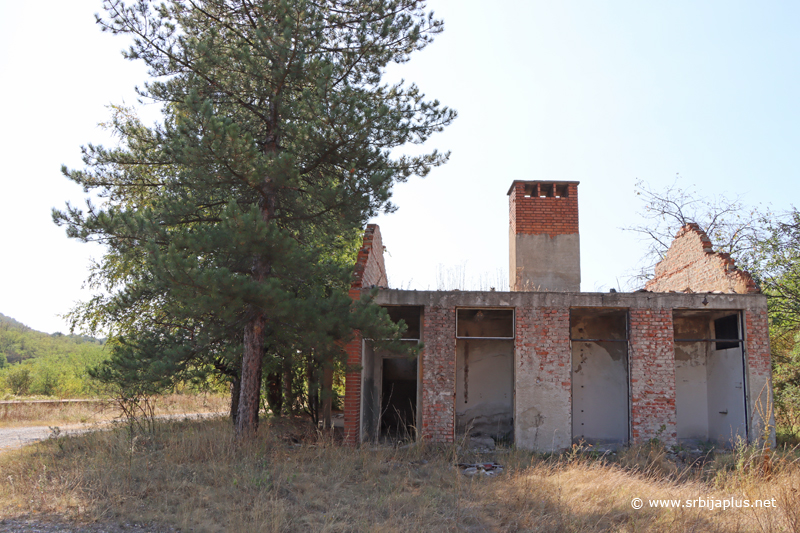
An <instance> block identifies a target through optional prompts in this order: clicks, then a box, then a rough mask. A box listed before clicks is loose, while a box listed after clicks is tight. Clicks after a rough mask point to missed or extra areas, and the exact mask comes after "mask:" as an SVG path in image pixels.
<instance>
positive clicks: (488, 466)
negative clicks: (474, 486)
mask: <svg viewBox="0 0 800 533" xmlns="http://www.w3.org/2000/svg"><path fill="white" fill-rule="evenodd" d="M456 466H458V467H459V468H463V470H462V472H461V473H462V474H464V475H465V476H476V475H482V476H488V477H494V476H498V475H500V474H502V473H503V465H500V464H497V463H458V464H457V465H456Z"/></svg>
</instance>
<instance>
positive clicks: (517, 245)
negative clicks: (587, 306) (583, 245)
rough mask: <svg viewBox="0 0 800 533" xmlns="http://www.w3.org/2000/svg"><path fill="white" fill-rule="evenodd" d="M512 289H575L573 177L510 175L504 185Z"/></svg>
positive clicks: (576, 255)
mask: <svg viewBox="0 0 800 533" xmlns="http://www.w3.org/2000/svg"><path fill="white" fill-rule="evenodd" d="M508 202H509V282H510V287H511V290H512V291H568V292H577V291H579V290H580V284H581V262H580V236H579V234H578V182H577V181H548V182H544V181H515V182H514V183H512V184H511V188H510V189H509V190H508Z"/></svg>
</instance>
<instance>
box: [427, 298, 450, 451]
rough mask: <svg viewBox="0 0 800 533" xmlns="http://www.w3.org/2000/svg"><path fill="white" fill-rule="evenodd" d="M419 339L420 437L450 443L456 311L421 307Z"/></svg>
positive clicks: (445, 308)
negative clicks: (420, 378)
mask: <svg viewBox="0 0 800 533" xmlns="http://www.w3.org/2000/svg"><path fill="white" fill-rule="evenodd" d="M422 341H423V342H424V343H425V348H424V349H423V351H422V354H421V355H420V357H421V358H422V421H421V425H422V438H423V439H425V440H426V441H428V442H434V443H449V442H453V438H454V435H455V391H456V310H455V308H454V307H432V306H425V312H424V318H423V330H422Z"/></svg>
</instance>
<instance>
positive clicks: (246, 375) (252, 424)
mask: <svg viewBox="0 0 800 533" xmlns="http://www.w3.org/2000/svg"><path fill="white" fill-rule="evenodd" d="M265 326H266V317H265V316H264V313H262V312H256V313H255V314H254V316H253V317H252V318H251V319H250V321H249V322H248V323H247V324H246V325H245V327H244V354H243V356H242V381H241V392H240V394H239V412H238V414H237V416H236V435H237V437H240V438H242V437H250V436H253V435H255V432H256V430H257V429H258V408H259V406H260V403H261V401H260V399H261V398H260V396H261V363H262V360H263V356H264V328H265Z"/></svg>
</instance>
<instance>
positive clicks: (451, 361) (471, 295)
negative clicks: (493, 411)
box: [346, 290, 774, 451]
mask: <svg viewBox="0 0 800 533" xmlns="http://www.w3.org/2000/svg"><path fill="white" fill-rule="evenodd" d="M376 302H377V303H378V304H380V305H418V306H424V314H425V320H424V330H425V331H424V333H423V341H424V342H425V348H424V350H423V354H422V356H421V365H422V367H423V368H422V375H423V383H422V387H423V391H422V404H423V405H422V406H421V411H420V412H421V418H422V420H421V426H422V435H423V436H425V438H426V439H427V440H428V441H430V442H442V443H444V442H452V440H453V438H454V434H455V425H454V416H455V405H454V402H455V400H456V398H455V375H456V370H455V361H456V339H455V313H456V309H457V308H459V307H469V308H477V307H489V308H504V307H506V308H514V309H516V338H515V340H514V347H515V350H514V351H515V353H514V358H515V372H514V386H515V405H514V424H515V435H514V437H515V444H516V445H517V446H518V447H520V448H526V449H533V450H537V451H556V450H560V449H564V448H567V447H569V446H570V445H571V431H572V428H571V417H570V416H571V415H570V413H571V405H570V402H571V398H570V388H571V365H570V357H571V349H570V341H569V335H570V332H569V310H570V308H572V307H581V308H585V307H597V308H616V309H626V310H627V312H628V313H629V324H630V326H629V328H630V332H629V351H628V354H629V373H630V380H631V384H630V385H631V414H630V417H631V433H632V437H633V438H634V439H635V440H639V441H642V440H647V439H650V438H656V437H657V438H660V439H662V440H663V441H665V442H668V443H673V442H674V441H675V433H676V414H675V413H676V410H675V362H674V357H675V355H674V354H675V351H674V342H673V325H672V312H673V310H674V309H706V310H743V311H744V316H745V326H746V327H745V339H746V349H747V353H746V360H747V365H748V389H749V391H750V396H749V400H750V402H749V403H748V409H749V411H748V415H749V416H750V417H751V418H752V419H753V420H754V424H755V425H751V431H750V439H751V441H758V440H759V439H760V438H761V437H762V435H763V434H762V433H761V432H762V431H763V429H764V428H765V427H767V422H768V420H769V418H768V416H769V412H768V411H767V410H765V411H764V413H765V415H764V416H761V415H759V414H758V413H757V412H756V409H755V407H754V406H755V405H756V403H757V401H760V403H761V404H762V405H763V406H765V407H768V406H769V394H770V389H769V337H768V330H767V323H766V299H765V297H764V296H763V295H761V294H707V295H706V294H686V293H668V294H667V293H646V292H641V293H612V294H608V293H603V294H601V293H522V292H467V291H452V292H438V291H436V292H434V291H399V290H381V291H379V293H378V295H377V296H376ZM537 380H538V381H537ZM634 380H636V381H634ZM349 395H350V391H349V390H348V397H349ZM346 416H347V415H346ZM662 425H663V426H664V428H663V429H662V428H661V426H662ZM765 437H766V438H767V439H772V440H771V441H770V442H774V436H771V435H769V434H767V435H765Z"/></svg>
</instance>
